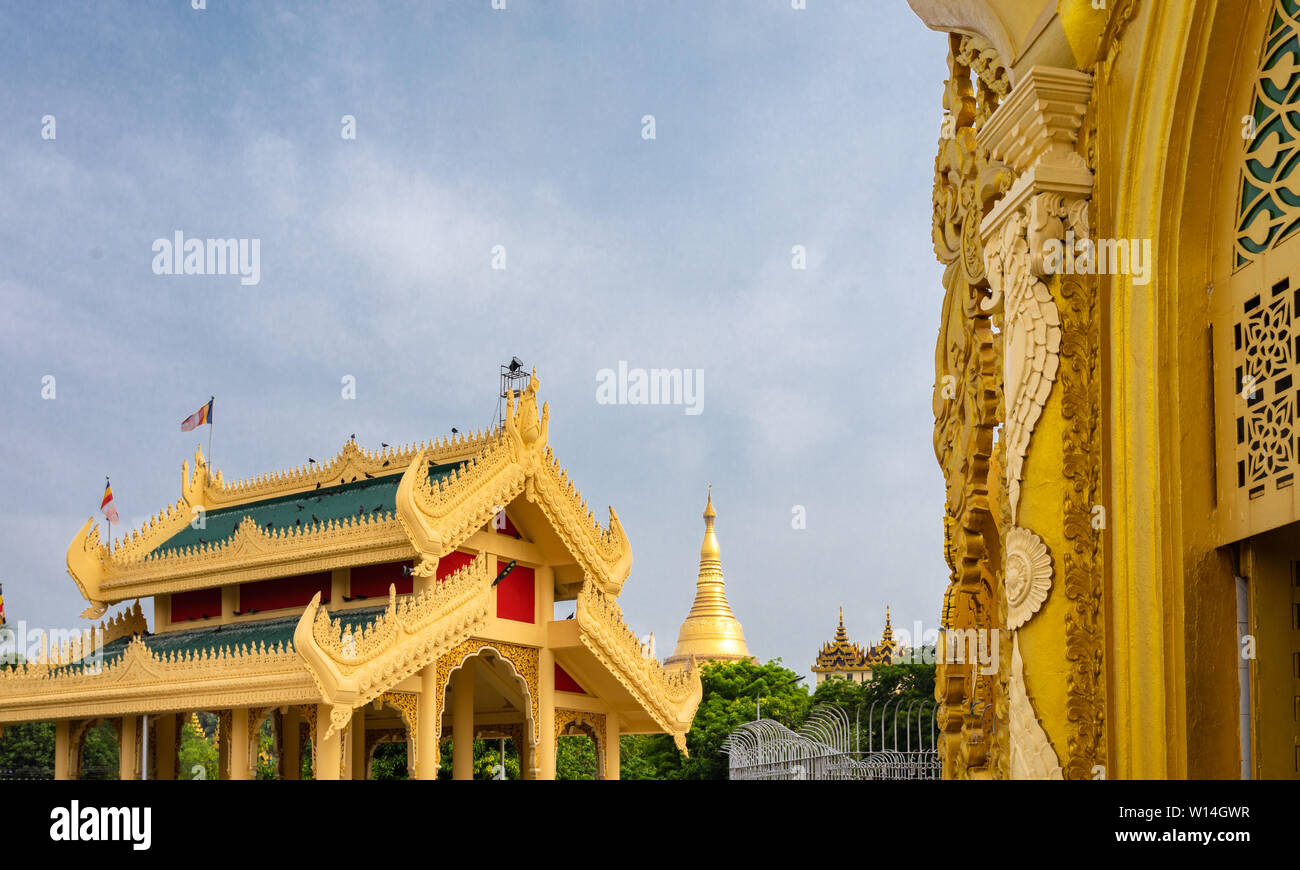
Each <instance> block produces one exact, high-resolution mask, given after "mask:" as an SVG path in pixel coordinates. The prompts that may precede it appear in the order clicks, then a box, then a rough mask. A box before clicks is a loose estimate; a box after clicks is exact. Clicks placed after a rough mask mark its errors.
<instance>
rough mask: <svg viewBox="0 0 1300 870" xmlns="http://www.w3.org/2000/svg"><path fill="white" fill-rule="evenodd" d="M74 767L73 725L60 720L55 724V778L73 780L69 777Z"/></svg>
mask: <svg viewBox="0 0 1300 870" xmlns="http://www.w3.org/2000/svg"><path fill="white" fill-rule="evenodd" d="M71 767H72V723H71V722H69V721H68V720H67V719H60V720H59V721H58V722H55V723H54V778H55V779H72V777H71V776H69V775H68V771H69V769H70V768H71Z"/></svg>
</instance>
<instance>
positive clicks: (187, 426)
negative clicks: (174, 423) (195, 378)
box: [181, 397, 215, 432]
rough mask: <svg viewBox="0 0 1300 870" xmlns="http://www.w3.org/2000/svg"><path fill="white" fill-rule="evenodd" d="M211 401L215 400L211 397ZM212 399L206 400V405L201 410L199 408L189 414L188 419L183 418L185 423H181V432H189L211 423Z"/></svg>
mask: <svg viewBox="0 0 1300 870" xmlns="http://www.w3.org/2000/svg"><path fill="white" fill-rule="evenodd" d="M213 399H215V397H213ZM213 399H208V403H207V404H206V405H204V406H203V407H202V408H199V409H198V410H197V411H195V412H194V413H193V414H190V415H189V416H188V417H186V418H185V421H184V422H183V423H181V431H182V432H189V431H190V430H191V429H197V428H199V427H200V426H202V425H203V424H204V423H211V422H212V402H213Z"/></svg>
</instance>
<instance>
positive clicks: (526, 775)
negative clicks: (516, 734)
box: [519, 719, 537, 779]
mask: <svg viewBox="0 0 1300 870" xmlns="http://www.w3.org/2000/svg"><path fill="white" fill-rule="evenodd" d="M536 757H537V749H536V747H534V746H533V731H532V726H531V725H529V724H528V721H527V720H526V719H525V721H524V742H523V743H522V744H521V745H520V746H519V778H520V779H537V763H536V762H535V761H534V760H533V759H535V758H536Z"/></svg>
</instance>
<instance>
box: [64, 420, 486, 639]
mask: <svg viewBox="0 0 1300 870" xmlns="http://www.w3.org/2000/svg"><path fill="white" fill-rule="evenodd" d="M497 435H498V433H497V432H496V431H495V430H491V431H489V430H484V431H481V432H475V433H471V434H457V435H455V436H452V437H449V438H444V439H439V440H437V441H433V442H424V443H423V444H412V445H409V446H407V447H399V448H393V447H385V448H383V449H381V450H375V451H369V450H365V449H363V448H361V447H358V446H357V444H356V442H355V441H351V440H349V441H348V442H347V443H346V444H345V445H344V446H343V448H342V449H341V450H340V451H339V452H338V454H337V455H336V456H335V457H334V458H333V459H331V460H329V461H328V462H324V463H316V464H314V465H311V466H310V467H299V468H296V469H291V470H288V471H283V472H274V473H271V474H264V475H259V476H257V477H252V478H248V479H246V480H242V481H239V482H237V483H234V484H231V485H226V484H225V483H224V481H223V479H222V474H221V472H220V471H216V472H211V473H210V472H209V471H208V466H207V462H206V460H205V459H204V457H203V451H202V450H201V449H199V450H196V451H195V454H194V466H193V469H191V466H190V463H189V461H186V462H183V463H182V464H181V498H180V499H179V500H177V501H176V503H175V504H172V505H169V506H168V507H166V508H164V509H163V510H161V511H159V513H158V514H157V515H156V516H154V517H153V518H151V519H150V520H148V521H147V522H145V523H143V524H141V526H140V527H139V528H137V529H132V530H131V531H129V532H127V533H125V534H123V536H122V537H121V538H120V539H119V540H118V541H116V542H115V543H114V545H113V547H112V548H111V549H110V548H109V547H108V546H105V545H104V544H103V543H102V542H101V540H100V536H99V528H98V526H97V525H96V524H95V520H94V518H93V517H92V518H91V519H89V520H87V521H86V523H85V525H83V526H82V527H81V530H80V531H79V532H78V533H77V535H76V536H75V537H74V538H73V540H72V543H70V544H69V545H68V551H67V565H68V573H69V574H70V575H71V576H72V579H73V581H74V582H75V583H76V584H77V588H78V590H79V591H80V592H81V594H82V596H83V597H84V598H85V599H86V600H87V601H88V602H90V607H89V608H87V610H86V611H85V612H84V613H83V614H82V615H83V616H85V617H88V618H91V619H97V618H99V617H100V616H102V615H103V613H104V611H105V610H107V609H108V607H109V605H110V604H112V603H114V602H117V601H121V600H123V599H125V598H132V597H136V596H139V595H157V594H163V593H167V592H176V591H184V590H185V589H193V588H203V587H205V586H210V585H214V583H213V580H214V578H213V576H212V575H214V574H217V573H222V572H224V571H227V570H228V569H229V568H230V564H229V561H230V560H229V559H227V560H226V561H224V562H223V561H222V560H223V557H235V561H238V557H239V556H240V555H241V550H240V547H241V546H242V545H246V544H249V543H253V544H254V549H255V550H257V551H258V552H259V553H263V552H265V551H266V548H265V547H259V546H257V544H256V543H255V542H250V541H244V542H237V541H235V540H227V541H224V542H221V543H213V544H203V545H199V546H197V547H187V548H185V549H183V550H180V551H178V552H168V553H166V554H162V555H154V551H155V550H156V549H157V548H158V547H159V546H161V545H163V544H165V543H166V542H167V541H168V540H170V539H171V538H172V537H173V536H174V535H176V534H177V533H178V532H180V531H182V530H183V529H184V528H185V527H186V526H187V525H189V524H190V523H191V522H193V520H194V518H195V516H196V512H197V511H198V509H200V508H201V509H203V510H205V511H212V510H217V509H221V508H229V507H233V506H238V505H240V504H248V503H252V502H258V501H263V500H266V499H271V498H276V497H280V496H286V495H292V494H294V493H300V492H301V493H307V492H311V491H313V490H314V489H316V488H319V487H320V486H326V485H328V486H333V485H337V484H340V483H344V482H347V481H350V480H352V479H356V478H362V477H376V476H382V475H385V474H397V473H400V472H402V471H403V470H405V469H407V468H408V467H409V466H410V465H411V463H412V460H413V459H414V458H415V456H416V455H417V454H418V455H421V456H422V457H423V458H424V460H425V461H429V462H433V463H435V464H439V465H442V464H447V463H451V462H456V461H459V460H463V459H466V458H468V457H470V456H472V455H474V454H475V453H477V452H479V451H480V450H481V449H482V448H483V446H484V445H486V444H488V443H490V442H492V441H493V440H494V439H495V438H496V437H497ZM365 519H366V520H368V521H369V522H371V523H373V522H374V520H370V518H369V516H367V517H365ZM380 522H381V523H383V522H385V521H382V520H381V521H380ZM387 522H391V519H390V520H388V521H387ZM249 525H252V524H249ZM354 525H355V523H354V522H352V521H345V522H342V523H340V522H339V521H334V522H330V523H321V524H319V525H315V526H303V527H295V528H293V529H277V530H275V533H274V534H271V533H265V532H258V530H256V529H254V530H253V531H254V532H256V533H260V534H262V536H263V537H264V538H265V539H266V541H267V543H268V544H270V543H272V542H274V544H275V545H276V546H281V547H282V548H283V549H282V552H283V555H284V557H285V559H286V560H287V561H291V562H294V561H302V560H303V559H304V558H309V557H311V556H313V555H314V556H317V557H319V556H321V555H323V553H321V552H313V553H303V552H300V550H304V549H305V550H308V551H320V550H324V551H326V552H330V551H332V552H340V551H348V550H351V549H353V548H354V547H355V545H356V540H355V536H352V537H348V536H346V535H345V536H344V537H343V538H332V537H331V536H330V532H332V531H337V530H340V529H344V530H346V529H349V528H352V527H353V526H354ZM362 525H363V526H364V525H365V523H363V524H362ZM393 526H394V530H397V531H398V533H399V535H400V527H399V526H398V525H397V524H396V523H394V524H393ZM377 531H378V532H379V538H380V539H381V540H383V542H384V544H388V545H393V544H397V543H399V542H400V538H399V535H391V536H390V537H392V540H384V531H385V530H384V529H382V528H380V529H377ZM281 533H283V534H281ZM369 534H371V533H366V534H363V535H362V536H363V537H366V536H368V535H369ZM384 555H385V556H388V555H391V556H392V558H393V559H399V558H410V556H411V552H410V549H409V547H401V548H399V552H398V553H396V554H387V553H386V554H384ZM269 561H271V562H275V561H276V560H275V559H274V558H273V557H269ZM342 564H360V561H357V562H348V561H346V560H344V561H343V562H342ZM327 567H339V566H338V565H329V566H327ZM302 570H320V568H311V567H307V568H303V569H302ZM252 573H255V574H256V576H242V577H238V578H234V579H236V580H246V579H260V578H264V577H274V576H283V575H285V574H289V573H295V572H293V571H291V570H285V571H281V572H277V571H276V570H275V569H274V568H272V570H270V571H269V572H267V571H260V570H259V571H257V572H249V574H252ZM177 577H180V578H183V579H182V582H180V583H175V584H173V583H170V582H169V581H171V580H172V579H173V578H177ZM222 579H223V580H224V582H230V580H229V579H228V578H225V577H223V578H222ZM155 581H157V582H155ZM142 583H146V584H147V587H146V588H144V589H141V588H137V587H139V586H140V585H141V584H142Z"/></svg>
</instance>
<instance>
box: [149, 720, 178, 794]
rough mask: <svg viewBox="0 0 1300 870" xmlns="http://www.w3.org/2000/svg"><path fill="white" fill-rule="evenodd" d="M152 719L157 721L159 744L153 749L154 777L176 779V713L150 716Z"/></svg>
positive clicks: (156, 729)
mask: <svg viewBox="0 0 1300 870" xmlns="http://www.w3.org/2000/svg"><path fill="white" fill-rule="evenodd" d="M150 721H156V722H157V725H155V726H154V735H155V738H156V739H157V741H158V742H157V745H156V746H155V747H154V749H153V757H154V765H155V768H154V770H153V772H152V773H153V777H154V778H155V779H175V778H176V714H175V713H166V714H163V715H161V716H156V717H150Z"/></svg>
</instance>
